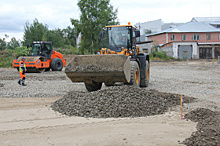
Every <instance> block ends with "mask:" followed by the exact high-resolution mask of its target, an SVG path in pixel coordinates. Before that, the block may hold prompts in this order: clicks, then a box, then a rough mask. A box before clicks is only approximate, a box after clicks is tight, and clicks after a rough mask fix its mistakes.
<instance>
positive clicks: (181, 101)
mask: <svg viewBox="0 0 220 146" xmlns="http://www.w3.org/2000/svg"><path fill="white" fill-rule="evenodd" d="M180 107H181V120H182V119H183V97H182V94H181V96H180Z"/></svg>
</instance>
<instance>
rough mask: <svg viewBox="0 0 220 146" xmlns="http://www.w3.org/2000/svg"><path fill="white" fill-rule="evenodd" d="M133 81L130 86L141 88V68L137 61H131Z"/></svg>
mask: <svg viewBox="0 0 220 146" xmlns="http://www.w3.org/2000/svg"><path fill="white" fill-rule="evenodd" d="M130 64H131V81H130V84H131V85H134V86H138V87H139V86H140V68H139V65H138V63H137V62H136V61H131V62H130Z"/></svg>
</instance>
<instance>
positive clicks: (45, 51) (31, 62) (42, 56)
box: [13, 41, 66, 73]
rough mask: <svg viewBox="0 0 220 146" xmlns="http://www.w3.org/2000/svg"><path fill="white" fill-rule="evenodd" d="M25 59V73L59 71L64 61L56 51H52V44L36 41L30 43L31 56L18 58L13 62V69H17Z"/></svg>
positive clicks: (64, 63)
mask: <svg viewBox="0 0 220 146" xmlns="http://www.w3.org/2000/svg"><path fill="white" fill-rule="evenodd" d="M23 57H25V58H26V60H25V65H26V67H27V72H40V73H41V72H44V71H45V70H46V71H49V70H50V69H52V71H61V70H62V69H63V67H64V66H65V65H66V59H64V58H63V55H62V54H61V53H59V52H57V51H53V47H52V42H49V41H37V42H33V43H32V50H31V56H20V57H18V59H15V60H14V61H13V67H14V68H17V69H18V68H19V62H20V61H21V59H22V58H23Z"/></svg>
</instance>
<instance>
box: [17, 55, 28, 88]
mask: <svg viewBox="0 0 220 146" xmlns="http://www.w3.org/2000/svg"><path fill="white" fill-rule="evenodd" d="M24 62H25V58H24V57H23V58H22V59H21V61H20V62H19V65H20V67H19V73H20V77H21V78H20V79H19V81H18V84H20V85H22V86H27V85H26V84H25V83H24V81H25V72H26V71H27V69H26V65H25V63H24Z"/></svg>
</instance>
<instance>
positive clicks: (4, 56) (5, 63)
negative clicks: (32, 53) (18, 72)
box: [0, 47, 29, 68]
mask: <svg viewBox="0 0 220 146" xmlns="http://www.w3.org/2000/svg"><path fill="white" fill-rule="evenodd" d="M28 51H29V50H27V48H26V47H16V48H15V49H14V50H11V49H8V50H3V51H0V67H4V68H8V67H13V60H14V59H17V58H18V57H19V56H28V55H29V53H28Z"/></svg>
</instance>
